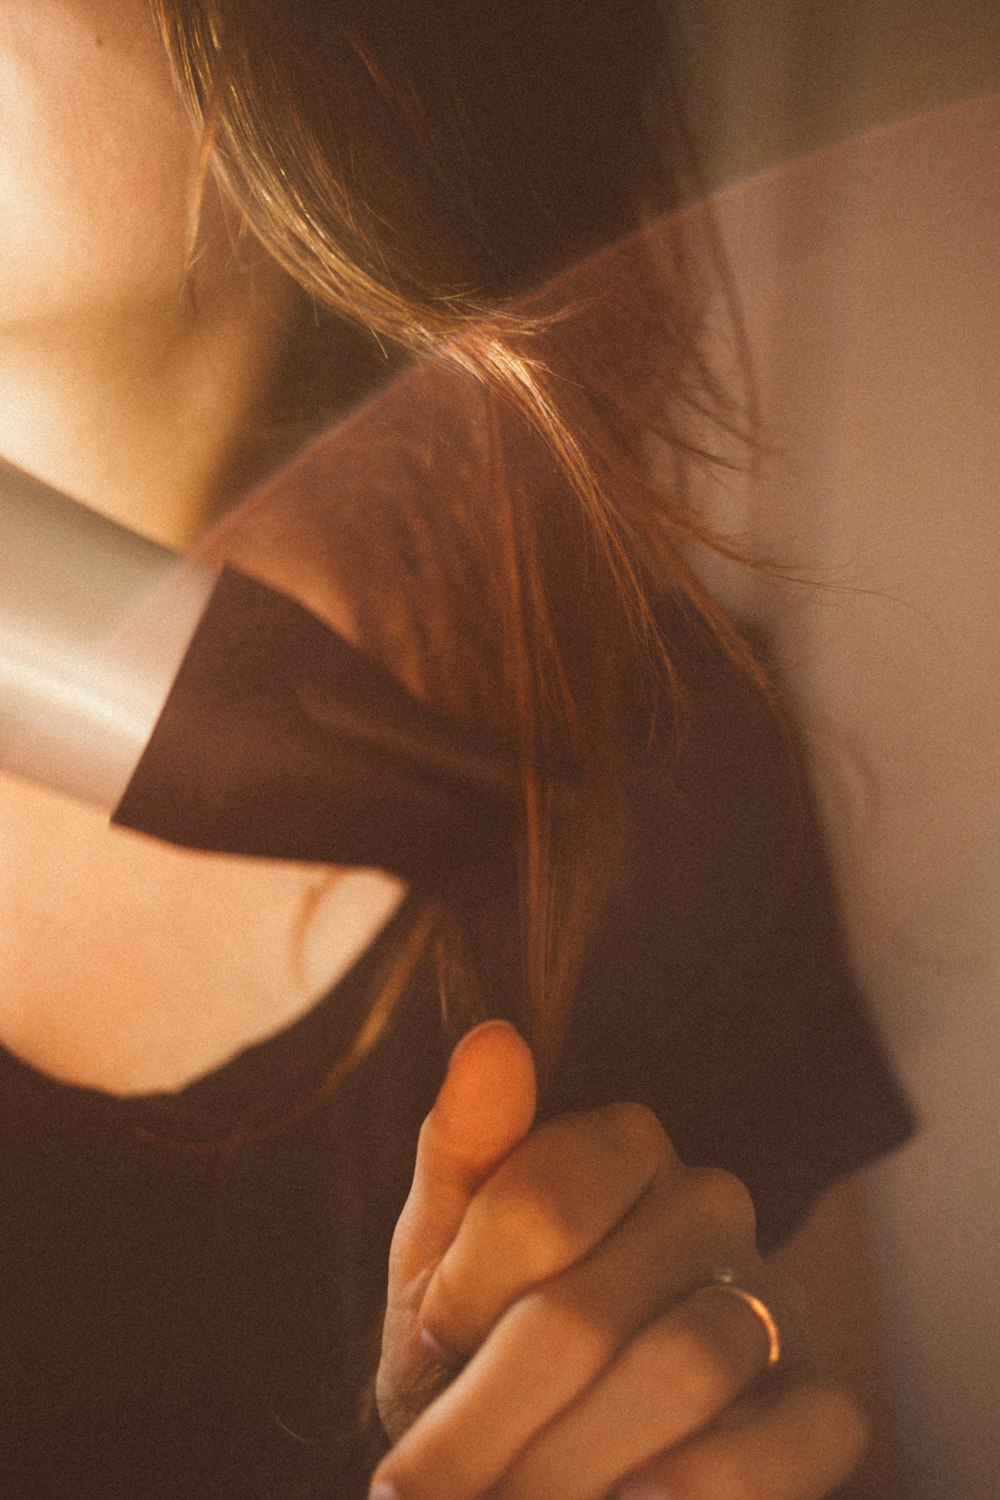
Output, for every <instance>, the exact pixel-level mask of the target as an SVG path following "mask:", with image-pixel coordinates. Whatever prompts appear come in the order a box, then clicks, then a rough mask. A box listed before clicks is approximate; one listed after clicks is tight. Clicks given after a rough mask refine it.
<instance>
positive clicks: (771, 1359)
mask: <svg viewBox="0 0 1000 1500" xmlns="http://www.w3.org/2000/svg"><path fill="white" fill-rule="evenodd" d="M711 1287H716V1288H717V1289H718V1290H719V1291H720V1292H728V1293H729V1294H730V1296H731V1297H739V1299H740V1301H741V1302H742V1303H744V1304H745V1305H746V1306H747V1307H749V1309H750V1311H751V1312H752V1313H754V1314H756V1316H757V1318H758V1319H759V1320H760V1322H761V1324H762V1325H763V1328H764V1332H765V1333H766V1334H767V1365H768V1369H771V1368H772V1367H773V1366H774V1365H776V1364H777V1363H778V1361H779V1360H780V1358H781V1334H780V1333H779V1332H778V1324H777V1321H776V1320H775V1317H774V1314H773V1313H772V1311H771V1309H770V1308H769V1307H768V1305H767V1303H766V1302H763V1301H761V1299H760V1297H757V1296H755V1295H754V1293H753V1292H748V1291H747V1289H746V1287H742V1286H740V1285H739V1284H738V1282H737V1280H736V1273H735V1271H717V1272H716V1274H715V1276H713V1278H712V1280H711V1281H709V1282H707V1283H706V1285H705V1288H704V1290H705V1291H708V1290H709V1288H711Z"/></svg>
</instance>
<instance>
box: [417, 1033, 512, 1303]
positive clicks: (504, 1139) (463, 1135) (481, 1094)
mask: <svg viewBox="0 0 1000 1500" xmlns="http://www.w3.org/2000/svg"><path fill="white" fill-rule="evenodd" d="M535 1096H536V1088H535V1069H534V1062H533V1060H532V1056H531V1052H530V1050H529V1048H528V1046H527V1043H526V1042H524V1040H523V1039H522V1038H521V1037H520V1036H519V1035H518V1033H517V1032H516V1031H515V1030H514V1028H513V1027H512V1026H509V1025H508V1024H507V1023H506V1022H504V1021H487V1022H485V1023H484V1024H483V1025H482V1026H477V1027H475V1028H474V1029H473V1030H472V1031H470V1032H468V1033H467V1034H466V1035H465V1036H464V1037H463V1038H462V1040H461V1041H460V1042H459V1044H458V1046H457V1047H456V1048H455V1051H454V1052H453V1053H452V1057H451V1062H450V1064H449V1068H448V1076H447V1077H446V1079H445V1081H444V1083H443V1084H442V1086H441V1090H440V1092H439V1094H438V1097H437V1099H436V1101H435V1104H434V1108H433V1109H432V1110H431V1112H430V1114H429V1115H428V1116H427V1119H426V1120H425V1121H424V1125H423V1128H422V1130H421V1132H420V1139H419V1142H418V1146H417V1159H416V1164H415V1167H414V1173H413V1185H412V1188H411V1190H410V1194H409V1197H408V1198H407V1201H406V1204H405V1206H404V1209H403V1212H402V1214H401V1216H400V1219H399V1223H398V1224H397V1227H396V1233H395V1235H394V1237H393V1244H392V1252H391V1257H390V1264H389V1280H390V1300H392V1299H393V1297H394V1296H395V1297H398V1296H400V1295H401V1294H402V1291H403V1289H405V1288H406V1286H407V1285H408V1284H409V1283H410V1282H411V1281H412V1280H414V1279H415V1278H418V1277H420V1275H421V1274H422V1273H423V1272H425V1271H426V1270H428V1268H432V1267H433V1266H434V1265H436V1263H437V1261H438V1260H439V1259H440V1257H441V1256H442V1255H443V1254H444V1252H445V1250H446V1249H447V1248H448V1246H449V1245H450V1243H451V1241H452V1239H453V1238H454V1236H455V1233H456V1231H457V1229H458V1227H459V1225H460V1224H461V1222H462V1219H463V1217H464V1215H465V1212H466V1210H467V1208H468V1206H469V1203H470V1202H471V1200H472V1198H473V1195H474V1194H475V1192H476V1190H477V1188H478V1187H479V1185H480V1184H481V1183H482V1182H483V1181H484V1179H485V1178H486V1177H488V1176H489V1174H490V1173H491V1172H492V1171H493V1170H494V1169H495V1168H496V1167H497V1166H498V1164H499V1163H500V1162H501V1161H502V1160H503V1159H504V1157H505V1156H506V1155H507V1154H508V1152H509V1151H511V1150H512V1149H513V1148H514V1147H515V1146H516V1145H517V1144H518V1142H519V1141H521V1140H523V1138H524V1137H525V1136H526V1135H527V1133H528V1131H529V1130H530V1129H531V1125H532V1122H533V1120H534V1116H535Z"/></svg>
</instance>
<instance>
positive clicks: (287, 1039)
mask: <svg viewBox="0 0 1000 1500" xmlns="http://www.w3.org/2000/svg"><path fill="white" fill-rule="evenodd" d="M418 905H419V897H418V896H417V894H416V893H415V892H414V891H413V890H412V889H411V890H409V891H407V892H406V894H404V896H403V897H402V899H401V901H400V902H399V904H398V905H397V906H396V907H395V908H394V910H392V911H391V912H390V914H389V916H388V917H387V919H386V921H385V922H384V923H383V925H382V926H381V927H380V928H379V930H378V931H377V932H376V933H375V934H374V936H373V937H372V940H371V942H370V943H369V944H368V945H367V947H366V948H364V949H363V950H362V951H361V953H359V954H358V955H357V957H356V958H355V959H354V960H353V962H352V963H351V964H350V966H349V967H348V968H347V969H345V971H344V972H343V974H342V975H341V976H340V978H339V979H338V980H337V981H336V982H335V983H334V984H333V985H332V986H330V988H329V989H327V990H325V991H323V993H322V994H321V995H320V996H319V997H318V998H317V999H316V1001H315V1002H314V1003H313V1004H312V1005H310V1006H308V1007H307V1009H305V1010H304V1011H302V1012H301V1013H300V1014H299V1015H297V1016H296V1017H294V1019H293V1020H291V1021H290V1022H289V1023H288V1024H287V1025H286V1026H282V1027H281V1028H279V1029H278V1030H277V1031H274V1032H272V1033H270V1035H268V1036H265V1037H262V1038H261V1039H260V1040H259V1041H255V1042H250V1043H248V1044H247V1045H246V1046H244V1047H240V1048H238V1049H237V1050H236V1051H235V1052H234V1053H233V1054H232V1055H231V1056H230V1057H228V1058H226V1059H224V1060H223V1061H222V1062H221V1063H220V1064H219V1065H218V1066H217V1067H214V1068H210V1069H209V1070H208V1071H207V1072H205V1073H203V1074H200V1075H199V1076H198V1077H196V1078H193V1079H192V1080H191V1081H190V1082H189V1083H187V1084H185V1085H183V1086H182V1087H181V1088H180V1089H176V1090H169V1089H151V1090H144V1091H141V1092H137V1093H134V1094H132V1093H130V1094H116V1093H113V1092H111V1091H110V1090H106V1089H101V1088H97V1087H93V1086H91V1085H89V1084H81V1083H74V1082H72V1081H71V1080H68V1079H62V1078H59V1077H57V1076H56V1075H55V1074H52V1073H47V1072H45V1070H44V1069H42V1068H39V1067H37V1066H36V1065H35V1064H34V1063H32V1062H30V1061H28V1059H26V1058H23V1057H20V1056H19V1055H18V1054H17V1053H16V1052H14V1051H13V1050H12V1049H11V1048H9V1047H8V1046H6V1045H5V1044H4V1043H3V1042H0V1075H2V1074H4V1073H6V1074H7V1075H9V1076H15V1077H17V1078H19V1079H20V1080H21V1081H22V1083H23V1084H25V1085H27V1086H28V1088H29V1089H30V1090H31V1091H32V1092H33V1093H35V1094H48V1095H50V1096H57V1097H58V1098H59V1099H60V1100H62V1101H64V1102H65V1103H67V1104H69V1105H71V1106H74V1105H75V1106H78V1107H80V1108H82V1109H84V1110H85V1111H87V1112H90V1113H96V1114H103V1115H108V1116H115V1117H118V1118H123V1117H124V1118H129V1119H133V1118H136V1119H139V1120H141V1119H142V1118H143V1117H145V1116H155V1117H157V1118H167V1119H174V1118H177V1117H179V1118H181V1119H183V1118H184V1114H183V1112H184V1111H185V1108H186V1107H189V1106H190V1107H191V1112H192V1113H191V1117H192V1119H196V1120H197V1122H198V1123H200V1124H207V1125H209V1126H211V1125H212V1123H213V1117H214V1116H215V1115H217V1113H218V1110H217V1108H216V1109H213V1108H212V1105H213V1103H214V1104H215V1105H216V1106H217V1105H218V1104H219V1102H220V1100H221V1101H223V1102H230V1103H231V1102H232V1101H233V1100H234V1099H235V1098H236V1097H237V1096H239V1098H240V1099H249V1098H251V1097H252V1095H253V1094H255V1093H257V1092H264V1091H266V1090H267V1089H268V1086H271V1087H272V1088H273V1087H274V1086H275V1085H278V1084H280V1082H281V1080H282V1078H283V1077H284V1078H287V1077H288V1075H289V1074H290V1073H291V1072H293V1071H294V1068H293V1067H292V1066H291V1065H292V1064H293V1062H294V1059H295V1057H296V1054H300V1053H301V1051H302V1047H301V1044H302V1042H303V1041H304V1040H307V1039H308V1038H309V1037H310V1036H311V1035H312V1034H314V1033H315V1034H316V1035H317V1036H320V1035H322V1034H324V1033H326V1032H329V1031H334V1032H335V1031H336V1030H337V1025H336V1023H337V1022H338V1021H339V1022H341V1023H343V1022H344V1021H345V1020H346V1019H347V1016H348V1015H350V1013H351V1012H352V1011H353V1010H354V1009H356V1008H357V1007H358V1003H359V1002H360V1000H361V999H362V997H363V995H365V994H368V993H370V992H371V989H372V985H373V981H374V980H375V978H376V976H377V973H378V971H379V970H380V969H381V968H382V967H383V965H384V964H385V963H386V962H387V961H388V959H389V958H390V957H391V955H392V954H393V953H394V952H395V951H396V949H397V946H398V943H399V942H400V941H401V940H402V939H403V938H404V937H405V934H406V932H407V930H408V927H409V923H410V920H411V918H412V916H413V914H414V912H415V909H416V908H417V907H418ZM345 1013H346V1014H345ZM336 1055H337V1053H336V1048H335V1047H333V1048H330V1052H329V1061H330V1062H331V1064H332V1063H333V1062H335V1061H336Z"/></svg>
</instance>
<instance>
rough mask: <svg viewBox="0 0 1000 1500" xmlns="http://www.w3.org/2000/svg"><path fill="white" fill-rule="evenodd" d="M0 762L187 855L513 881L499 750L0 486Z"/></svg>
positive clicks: (273, 597) (325, 652) (347, 648)
mask: <svg viewBox="0 0 1000 1500" xmlns="http://www.w3.org/2000/svg"><path fill="white" fill-rule="evenodd" d="M0 763H2V764H3V765H4V766H5V768H6V769H7V770H8V771H11V772H13V773H15V774H16V775H18V776H21V777H24V778H27V779H29V780H32V781H35V782H39V783H41V784H43V785H46V786H49V787H52V788H54V789H56V790H58V791H62V792H67V793H70V794H71V795H73V796H75V797H78V798H83V799H85V800H87V801H89V802H91V803H95V804H97V805H98V806H100V807H103V808H106V809H107V810H108V812H109V813H110V814H111V819H112V822H114V823H116V824H119V825H121V826H124V827H127V828H131V829H134V830H137V831H139V832H142V833H146V834H150V835H152V836H154V837H156V838H159V839H164V840H167V841H168V842H171V843H175V844H180V845H184V846H186V847H189V848H194V849H203V850H215V851H218V852H225V853H229V854H245V855H259V856H264V857H268V858H272V859H291V860H306V861H315V862H319V863H329V864H352V865H362V866H365V865H370V866H377V867H381V868H383V869H387V870H389V871H390V872H391V873H393V874H397V875H400V876H402V877H404V878H405V879H407V880H409V881H413V882H417V883H420V884H422V885H424V886H425V887H427V888H429V889H431V890H432V891H434V892H435V893H438V894H442V895H445V896H448V895H450V894H455V893H456V892H459V891H461V890H462V889H465V890H466V891H467V890H469V889H472V888H475V887H479V886H481V885H482V883H483V882H484V881H485V882H486V883H488V884H492V883H493V881H494V880H496V879H497V877H498V876H499V875H501V874H510V873H512V869H513V866H512V860H513V854H514V832H515V829H516V827H517V818H518V814H517V797H516V789H517V770H516V764H515V761H514V758H513V757H512V755H511V754H510V752H509V750H508V749H506V748H505V747H503V746H500V745H498V744H496V743H495V742H493V741H491V740H490V739H489V738H488V737H486V736H484V735H481V734H479V733H477V732H476V731H475V730H472V729H469V728H468V727H466V726H463V725H459V724H456V723H455V722H453V721H452V720H450V719H449V718H447V717H446V716H444V715H442V714H440V713H439V712H437V711H435V710H433V709H431V708H429V707H428V706H427V705H426V704H423V703H421V702H420V701H418V700H417V699H415V698H414V697H412V696H411V695H410V694H409V693H408V692H407V691H406V690H404V689H403V688H402V687H401V686H400V685H399V684H398V683H397V682H396V681H395V679H394V678H393V677H392V676H391V675H390V674H389V673H388V672H386V671H385V670H384V669H383V668H382V667H380V666H379V665H377V664H376V663H374V662H373V661H371V660H370V659H369V658H367V657H366V656H365V655H364V654H363V653H362V652H360V651H359V650H358V649H357V648H356V647H354V646H352V645H351V644H350V643H348V642H347V641H346V640H345V639H344V638H343V637H342V636H340V635H338V634H337V632H335V631H333V630H331V629H330V628H329V627H328V626H327V625H325V624H324V623H323V622H321V621H320V620H319V619H318V618H317V617H316V616H315V615H313V614H312V613H310V611H309V610H307V609H305V608H304V607H303V606H302V605H300V604H298V603H297V602H296V601H295V600H293V599H291V598H289V597H288V596H286V595H284V594H281V593H279V592H278V591H277V590H275V589H273V588H271V587H269V586H268V585H265V584H263V583H260V582H258V581H256V580H255V579H252V578H250V577H248V576H247V575H245V574H243V573H241V572H238V571H235V570H233V569H230V568H223V569H222V570H221V572H220V571H217V570H216V569H214V568H212V567H209V566H208V565H207V564H204V563H200V562H196V561H192V560H191V559H188V558H182V557H180V556H179V555H177V554H176V553H173V552H171V551H169V550H168V549H166V548H164V547H161V546H159V545H157V544H156V543H153V542H150V541H148V540H146V539H144V538H142V537H140V536H138V535H137V534H136V533H134V532H132V531H129V530H128V529H127V528H125V527H123V526H120V525H118V524H117V523H115V522H113V521H110V520H107V519H105V518H103V517H101V516H99V515H97V514H96V513H95V512H93V511H92V510H90V509H88V508H87V507H86V506H84V505H81V504H79V503H78V502H77V501H74V500H72V499H70V498H69V497H68V496H66V495H63V494H61V493H60V492H58V491H56V490H54V489H52V488H51V487H49V486H48V485H45V484H43V483H42V482H41V481H39V480H37V479H34V478H32V477H31V476H30V475H28V474H26V473H24V472H23V471H21V470H19V469H16V468H14V467H13V466H11V465H8V464H2V465H0Z"/></svg>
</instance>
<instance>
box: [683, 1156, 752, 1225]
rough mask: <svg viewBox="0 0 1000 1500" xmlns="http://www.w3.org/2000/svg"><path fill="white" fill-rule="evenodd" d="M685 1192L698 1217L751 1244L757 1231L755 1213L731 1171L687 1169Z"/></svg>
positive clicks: (711, 1168)
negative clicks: (687, 1177) (686, 1187)
mask: <svg viewBox="0 0 1000 1500" xmlns="http://www.w3.org/2000/svg"><path fill="white" fill-rule="evenodd" d="M687 1186H688V1192H689V1194H690V1196H691V1199H692V1204H693V1208H694V1211H695V1212H696V1213H697V1214H698V1216H699V1217H700V1218H703V1219H705V1220H707V1221H708V1222H709V1223H710V1224H713V1225H717V1226H718V1227H719V1228H720V1229H724V1230H725V1231H726V1234H727V1237H728V1236H730V1235H733V1234H735V1235H736V1236H737V1238H738V1239H739V1240H741V1241H746V1242H748V1243H750V1244H753V1243H754V1242H755V1240H756V1234H757V1212H756V1209H755V1208H754V1204H753V1199H752V1198H751V1196H750V1192H749V1190H748V1189H747V1188H746V1187H745V1185H744V1184H743V1183H742V1182H741V1181H740V1179H739V1178H738V1177H735V1176H734V1175H733V1173H732V1172H726V1171H723V1169H722V1168H721V1167H694V1168H690V1169H689V1179H688V1185H687Z"/></svg>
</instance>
